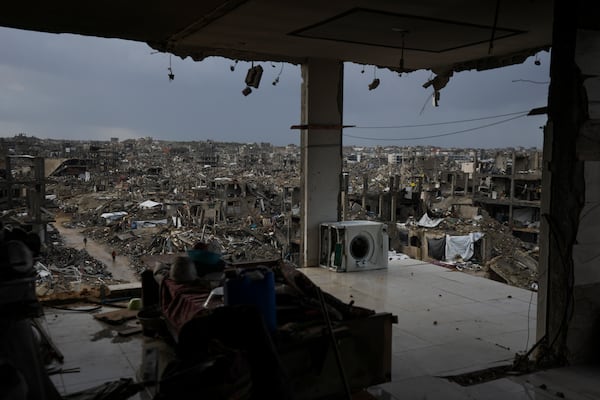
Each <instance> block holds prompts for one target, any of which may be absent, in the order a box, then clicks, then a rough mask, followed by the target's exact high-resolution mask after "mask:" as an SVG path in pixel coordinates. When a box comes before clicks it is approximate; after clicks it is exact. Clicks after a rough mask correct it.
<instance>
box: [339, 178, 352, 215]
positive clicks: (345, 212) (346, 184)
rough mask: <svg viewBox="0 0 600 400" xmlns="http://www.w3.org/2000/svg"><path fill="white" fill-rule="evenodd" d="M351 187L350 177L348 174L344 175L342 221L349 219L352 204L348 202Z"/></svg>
mask: <svg viewBox="0 0 600 400" xmlns="http://www.w3.org/2000/svg"><path fill="white" fill-rule="evenodd" d="M349 186H350V177H349V176H348V174H342V218H341V220H342V221H346V219H347V218H348V209H349V207H350V202H349V200H348V187H349Z"/></svg>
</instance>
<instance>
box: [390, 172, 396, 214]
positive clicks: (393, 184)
mask: <svg viewBox="0 0 600 400" xmlns="http://www.w3.org/2000/svg"><path fill="white" fill-rule="evenodd" d="M390 221H391V222H395V221H396V178H395V177H393V176H390Z"/></svg>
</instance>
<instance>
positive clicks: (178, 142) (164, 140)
mask: <svg viewBox="0 0 600 400" xmlns="http://www.w3.org/2000/svg"><path fill="white" fill-rule="evenodd" d="M21 135H23V137H25V138H31V139H37V140H49V141H56V142H67V143H68V142H81V143H95V142H100V143H110V142H111V139H112V138H109V139H102V140H100V139H61V138H40V137H37V136H33V135H27V134H26V133H24V132H20V133H18V134H16V135H13V136H0V142H1V141H5V140H7V139H13V138H17V137H20V136H21ZM117 139H119V138H117ZM141 140H152V141H153V142H156V143H161V142H164V143H176V144H191V143H207V142H211V143H216V144H230V145H244V146H248V145H261V144H263V143H266V144H269V145H271V146H273V147H290V146H291V147H298V148H299V147H300V145H299V144H295V143H288V144H284V145H276V144H273V143H270V142H237V141H219V140H213V139H202V140H197V139H189V140H169V139H157V138H153V137H148V136H147V137H138V138H127V139H119V140H118V143H123V142H128V141H141ZM389 147H399V148H437V149H444V150H489V151H493V150H503V149H523V150H533V149H535V150H537V151H542V149H541V148H537V147H524V146H505V147H492V148H482V147H446V146H439V145H431V144H426V145H398V144H388V145H381V144H377V145H356V144H343V145H342V148H353V149H360V148H369V149H376V148H383V149H385V148H389Z"/></svg>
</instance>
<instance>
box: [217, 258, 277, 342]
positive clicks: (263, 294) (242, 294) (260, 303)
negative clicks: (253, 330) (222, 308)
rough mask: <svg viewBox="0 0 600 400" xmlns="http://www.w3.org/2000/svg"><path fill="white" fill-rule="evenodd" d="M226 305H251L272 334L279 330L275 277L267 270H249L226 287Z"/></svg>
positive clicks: (232, 279) (228, 282) (230, 281)
mask: <svg viewBox="0 0 600 400" xmlns="http://www.w3.org/2000/svg"><path fill="white" fill-rule="evenodd" d="M224 295H225V305H226V306H230V305H239V304H250V305H254V306H256V307H257V308H258V311H259V312H260V314H261V315H262V316H263V319H264V321H265V325H266V326H267V329H268V330H269V331H270V332H274V331H275V329H276V328H277V321H276V308H275V275H274V274H273V271H271V270H269V269H267V268H257V269H248V270H243V271H242V272H240V274H239V276H238V277H236V278H231V279H227V280H226V281H225V286H224Z"/></svg>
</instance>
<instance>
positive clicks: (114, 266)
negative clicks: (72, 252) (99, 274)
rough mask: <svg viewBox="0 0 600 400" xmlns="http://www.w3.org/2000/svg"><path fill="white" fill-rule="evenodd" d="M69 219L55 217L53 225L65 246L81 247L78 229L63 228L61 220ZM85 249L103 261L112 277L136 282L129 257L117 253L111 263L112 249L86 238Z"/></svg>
mask: <svg viewBox="0 0 600 400" xmlns="http://www.w3.org/2000/svg"><path fill="white" fill-rule="evenodd" d="M65 221H69V218H68V217H57V218H56V223H55V224H54V227H55V228H56V230H58V231H59V232H60V234H61V236H62V237H63V239H64V241H65V246H67V247H72V248H74V249H83V248H84V243H83V234H82V233H81V232H80V231H79V229H77V228H75V229H71V228H65V227H64V226H63V222H65ZM85 249H86V250H87V252H88V253H89V255H90V256H92V257H94V258H95V259H96V260H98V261H100V262H102V263H104V264H105V265H106V268H107V269H108V270H109V271H110V272H111V273H112V276H113V278H114V279H117V280H120V281H125V282H137V281H139V279H138V278H137V277H136V276H135V274H134V272H133V268H132V266H131V264H130V263H129V259H128V258H127V257H124V256H120V255H117V256H116V258H115V262H114V263H113V260H112V256H111V252H112V249H110V248H108V247H106V246H105V245H103V244H102V243H99V242H96V241H94V240H93V239H90V238H88V239H87V244H86V245H85Z"/></svg>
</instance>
